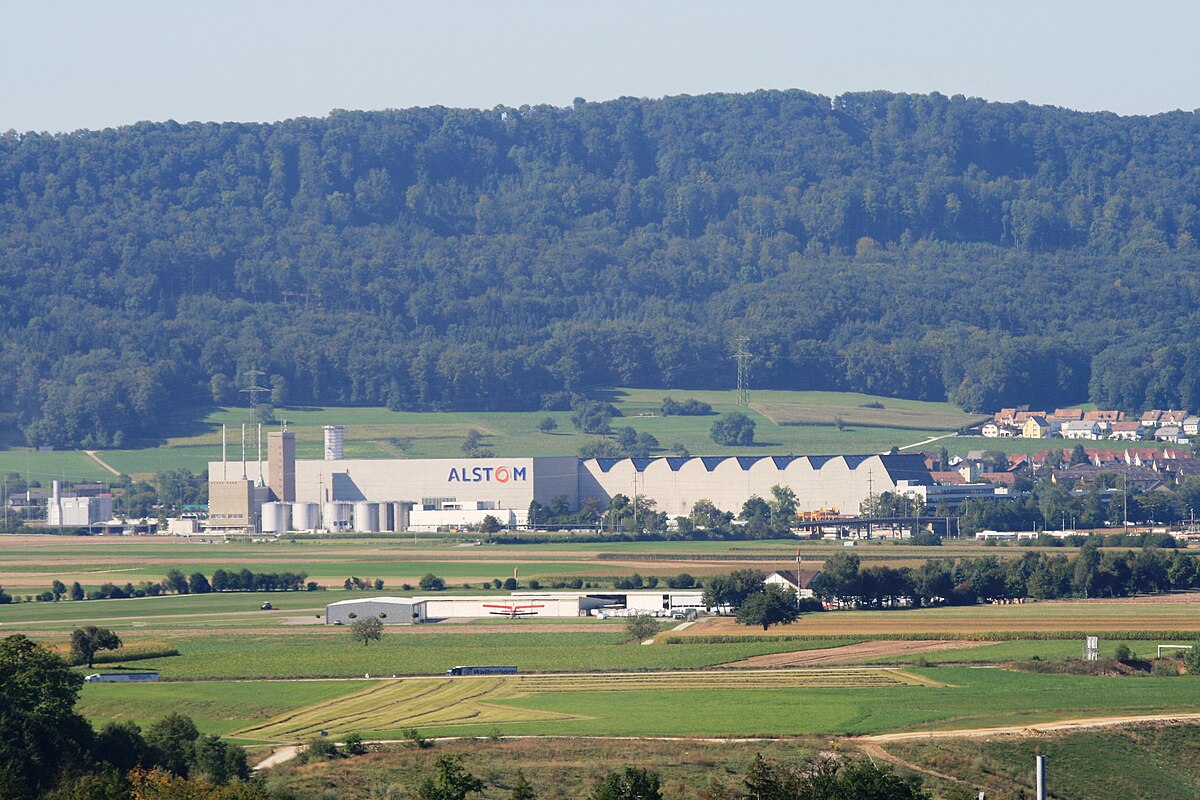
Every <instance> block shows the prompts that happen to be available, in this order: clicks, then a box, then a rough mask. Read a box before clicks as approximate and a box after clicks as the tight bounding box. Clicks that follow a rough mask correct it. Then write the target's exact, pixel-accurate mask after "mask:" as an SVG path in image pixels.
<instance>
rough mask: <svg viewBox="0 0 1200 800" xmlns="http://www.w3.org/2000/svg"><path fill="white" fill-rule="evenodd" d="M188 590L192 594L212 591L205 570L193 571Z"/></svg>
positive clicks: (189, 578)
mask: <svg viewBox="0 0 1200 800" xmlns="http://www.w3.org/2000/svg"><path fill="white" fill-rule="evenodd" d="M188 591H190V592H191V593H192V594H208V593H209V592H211V591H212V586H211V585H210V584H209V582H208V578H206V577H204V573H203V572H193V573H192V574H191V575H190V576H189V577H188Z"/></svg>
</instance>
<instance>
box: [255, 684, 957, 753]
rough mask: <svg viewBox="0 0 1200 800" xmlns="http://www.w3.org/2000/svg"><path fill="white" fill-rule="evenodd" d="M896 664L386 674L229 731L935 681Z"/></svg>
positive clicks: (460, 721) (278, 737)
mask: <svg viewBox="0 0 1200 800" xmlns="http://www.w3.org/2000/svg"><path fill="white" fill-rule="evenodd" d="M937 685H940V684H938V683H937V682H936V681H931V680H929V679H927V678H923V677H921V676H918V675H914V674H911V673H908V672H904V671H901V670H896V669H842V670H811V671H802V670H785V671H779V670H756V671H746V672H737V673H728V672H726V673H719V672H718V673H714V672H669V673H626V674H621V673H617V674H571V675H519V676H506V677H478V678H409V679H401V680H387V681H380V682H379V683H377V684H375V685H373V686H371V687H369V688H367V689H363V690H362V691H359V692H355V693H354V694H351V695H347V696H345V697H340V698H335V699H333V700H330V701H327V702H323V703H319V704H317V705H314V706H309V707H307V708H301V709H297V710H295V711H291V712H288V713H287V714H283V715H281V716H279V717H276V718H275V719H272V720H268V721H267V722H265V723H263V724H261V725H254V726H251V727H248V728H243V729H242V730H240V731H238V732H237V733H236V734H234V735H235V736H238V737H240V738H246V739H261V740H268V741H292V740H296V739H301V738H304V737H305V736H309V735H312V734H314V733H316V732H318V731H322V730H325V731H328V732H329V733H330V734H331V735H333V736H337V735H339V734H344V733H349V732H352V731H360V732H361V731H369V732H378V731H398V730H401V729H404V728H411V727H421V728H428V727H445V726H455V725H478V724H492V723H496V724H500V723H511V722H537V721H540V720H547V719H568V718H570V717H571V715H564V714H556V713H552V712H546V711H539V710H536V709H528V708H514V707H508V706H505V705H498V703H503V702H504V701H507V700H516V699H519V698H522V697H526V696H529V695H535V694H545V693H561V692H568V693H605V692H636V691H654V692H662V691H680V692H685V691H686V692H694V691H696V690H697V689H699V688H702V689H704V690H707V691H711V690H714V689H726V690H737V689H770V690H779V689H870V688H895V687H900V686H937Z"/></svg>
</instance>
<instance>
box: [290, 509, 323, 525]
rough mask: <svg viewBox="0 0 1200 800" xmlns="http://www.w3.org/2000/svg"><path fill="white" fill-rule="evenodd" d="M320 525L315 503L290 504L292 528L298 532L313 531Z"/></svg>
mask: <svg viewBox="0 0 1200 800" xmlns="http://www.w3.org/2000/svg"><path fill="white" fill-rule="evenodd" d="M319 524H320V522H319V520H318V518H317V504H316V503H293V504H292V527H293V528H295V529H296V530H298V531H315V530H316V529H317V526H318V525H319Z"/></svg>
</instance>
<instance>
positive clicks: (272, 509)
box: [262, 503, 290, 533]
mask: <svg viewBox="0 0 1200 800" xmlns="http://www.w3.org/2000/svg"><path fill="white" fill-rule="evenodd" d="M286 508H287V506H286V505H285V504H283V503H263V505H262V532H263V533H285V532H286V531H287V523H286V522H285V521H284V510H285V509H286ZM289 516H290V515H289Z"/></svg>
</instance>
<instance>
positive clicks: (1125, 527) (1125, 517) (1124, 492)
mask: <svg viewBox="0 0 1200 800" xmlns="http://www.w3.org/2000/svg"><path fill="white" fill-rule="evenodd" d="M1125 474H1126V473H1125V470H1121V533H1123V534H1125V535H1126V536H1128V535H1129V485H1128V482H1127V480H1126V478H1125Z"/></svg>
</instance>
